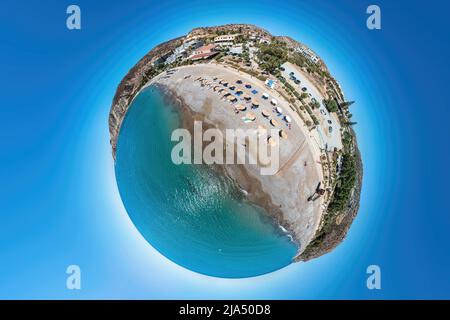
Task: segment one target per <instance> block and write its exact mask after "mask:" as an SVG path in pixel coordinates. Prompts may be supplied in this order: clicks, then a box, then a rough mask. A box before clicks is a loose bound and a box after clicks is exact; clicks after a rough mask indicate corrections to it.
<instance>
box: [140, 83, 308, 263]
mask: <svg viewBox="0 0 450 320" xmlns="http://www.w3.org/2000/svg"><path fill="white" fill-rule="evenodd" d="M152 85H153V86H155V87H156V88H157V89H159V90H161V92H162V94H163V95H164V99H167V100H168V101H169V102H170V103H172V104H174V105H175V106H176V107H177V109H178V111H179V112H180V114H181V119H182V124H181V126H182V127H183V128H184V129H187V130H189V132H191V134H193V123H194V121H195V120H201V121H203V131H205V130H207V129H209V128H213V127H216V126H215V125H213V124H212V123H210V122H209V121H208V120H207V119H206V118H205V115H204V114H202V113H200V112H195V111H194V110H192V109H191V108H190V107H189V105H188V104H187V103H186V102H185V101H184V99H183V98H182V97H180V96H179V95H177V94H176V92H174V91H173V90H172V89H170V88H169V87H168V86H166V85H163V84H160V83H148V84H146V85H145V87H143V88H142V90H144V89H146V88H149V87H151V86H152ZM211 168H212V169H213V170H214V171H216V172H217V173H218V174H221V175H223V176H225V177H226V178H228V179H230V180H231V181H232V183H233V184H234V185H235V187H236V188H237V190H239V192H241V194H242V196H243V198H245V200H246V201H248V202H249V203H250V204H252V205H253V206H256V207H259V208H262V209H263V210H264V211H265V213H267V217H268V218H270V219H271V222H272V223H274V225H275V227H277V228H279V229H280V230H281V232H282V233H283V234H286V235H287V236H288V237H289V238H290V240H291V241H292V242H293V243H294V244H295V245H296V246H297V254H296V255H294V256H293V257H292V261H294V259H295V257H296V256H297V255H298V252H299V250H300V247H301V246H300V243H299V241H298V240H297V239H296V237H295V233H294V232H293V230H292V229H293V228H292V226H291V225H290V224H289V223H288V222H287V221H286V220H285V219H283V213H282V211H281V210H280V208H279V207H278V206H276V205H274V204H273V202H272V197H271V196H270V194H268V193H267V192H264V190H263V188H262V187H261V182H260V180H259V179H257V178H256V177H254V176H252V175H251V174H250V173H249V172H248V170H247V169H246V168H245V166H244V165H241V164H234V165H230V164H227V165H224V166H220V165H212V166H211Z"/></svg>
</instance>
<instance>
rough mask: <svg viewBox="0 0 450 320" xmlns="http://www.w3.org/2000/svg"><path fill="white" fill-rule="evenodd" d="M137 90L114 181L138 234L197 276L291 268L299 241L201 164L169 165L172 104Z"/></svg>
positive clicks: (175, 117) (175, 123)
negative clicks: (292, 239) (115, 180)
mask: <svg viewBox="0 0 450 320" xmlns="http://www.w3.org/2000/svg"><path fill="white" fill-rule="evenodd" d="M168 101H169V100H168V99H164V94H163V92H162V91H161V90H160V89H158V88H156V87H149V88H147V89H145V90H143V91H142V92H141V93H140V94H139V95H138V96H137V97H136V99H135V100H134V102H133V104H132V106H131V107H130V110H129V111H128V114H127V116H126V118H125V121H124V123H123V126H122V129H121V132H120V136H119V141H118V148H117V161H116V178H117V182H118V186H119V190H120V195H121V197H122V201H123V202H124V205H125V208H126V210H127V212H128V214H129V216H130V218H131V220H132V221H133V223H134V224H135V226H136V228H137V229H138V230H139V231H140V232H141V234H142V235H143V236H144V238H145V239H146V240H147V241H148V242H149V243H150V244H151V245H152V246H153V247H154V248H156V249H157V250H158V251H159V252H160V253H161V254H163V255H164V256H165V257H167V258H168V259H170V260H172V261H173V262H175V263H177V264H179V265H181V266H183V267H185V268H188V269H190V270H192V271H195V272H199V273H202V274H206V275H210V276H217V277H224V278H241V277H251V276H257V275H261V274H264V273H269V272H271V271H274V270H277V269H280V268H282V267H285V266H287V265H289V264H290V263H291V261H292V258H293V257H294V255H295V253H296V251H297V246H296V245H295V244H294V243H293V242H292V241H291V240H290V238H289V236H288V235H287V234H285V233H283V232H282V230H281V229H280V228H279V227H278V226H277V225H275V224H274V223H272V221H271V220H270V219H269V218H268V217H267V214H266V213H265V212H264V210H263V209H262V208H259V207H257V206H254V205H252V204H250V203H249V202H248V201H246V199H245V198H244V196H243V194H242V192H241V191H240V190H239V189H238V188H237V187H236V186H235V185H234V183H232V181H231V180H230V179H229V178H227V177H224V176H223V175H220V174H217V172H216V171H214V170H213V169H212V168H210V167H208V166H205V165H186V164H183V165H175V164H173V163H172V161H171V157H170V155H171V150H172V147H173V146H174V145H175V142H172V141H170V136H171V133H172V130H174V129H176V128H179V127H180V114H179V112H178V107H177V106H175V105H173V104H172V103H171V102H168Z"/></svg>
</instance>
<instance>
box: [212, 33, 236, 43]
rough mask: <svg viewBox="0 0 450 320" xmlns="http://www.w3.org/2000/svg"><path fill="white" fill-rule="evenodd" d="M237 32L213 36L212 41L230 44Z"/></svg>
mask: <svg viewBox="0 0 450 320" xmlns="http://www.w3.org/2000/svg"><path fill="white" fill-rule="evenodd" d="M237 36H238V34H224V35H221V36H217V37H215V38H214V42H215V43H216V44H218V45H221V46H232V45H233V43H234V40H235V39H236V37H237Z"/></svg>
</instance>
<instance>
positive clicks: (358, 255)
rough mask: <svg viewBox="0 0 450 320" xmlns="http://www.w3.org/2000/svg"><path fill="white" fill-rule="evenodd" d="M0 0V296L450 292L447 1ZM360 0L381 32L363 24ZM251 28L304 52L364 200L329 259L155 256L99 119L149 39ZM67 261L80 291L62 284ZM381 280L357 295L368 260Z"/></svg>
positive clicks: (149, 43)
mask: <svg viewBox="0 0 450 320" xmlns="http://www.w3.org/2000/svg"><path fill="white" fill-rule="evenodd" d="M74 3H76V4H77V5H79V6H80V7H81V11H82V30H79V31H69V30H68V29H66V27H65V20H66V13H65V12H66V8H67V6H68V5H69V4H72V3H70V2H67V1H35V0H32V1H26V2H25V1H11V0H6V1H2V10H1V11H0V67H1V72H0V91H1V104H0V105H1V113H2V119H3V121H2V123H1V126H0V144H1V145H0V298H68V299H79V298H138V299H141V298H160V299H163V298H192V299H196V298H272V299H313V298H325V299H346V298H355V299H380V298H389V299H390V298H413V299H415V298H450V276H449V273H448V272H449V270H450V254H449V252H450V250H449V249H450V248H449V244H450V235H449V234H450V217H449V215H450V205H449V195H448V189H449V188H448V183H449V178H450V175H449V170H448V164H449V163H450V151H449V137H450V125H449V121H450V99H449V90H448V88H449V76H450V72H449V71H450V70H449V63H448V58H449V57H450V42H449V39H450V27H449V24H448V14H449V12H450V4H448V2H447V3H446V2H445V1H428V2H425V3H424V2H422V1H376V2H373V3H372V2H368V1H351V0H343V1H250V0H248V1H245V2H242V1H234V0H228V1H218V2H216V1H211V0H210V1H133V0H129V1H126V2H123V1H76V2H74ZM369 4H378V5H379V6H380V7H381V11H382V30H380V31H370V30H368V29H367V28H366V26H365V21H366V18H367V15H366V13H365V11H366V8H367V6H368V5H369ZM224 23H253V24H257V25H259V26H261V27H264V28H266V29H267V30H268V31H270V32H271V33H272V34H275V35H289V36H291V37H293V38H295V39H297V40H299V41H302V42H304V43H306V44H307V45H309V46H310V47H311V48H312V49H314V50H315V51H316V52H317V53H318V54H319V55H320V56H321V57H322V58H323V59H324V61H325V62H326V64H327V65H328V67H329V69H330V70H331V72H332V74H333V75H334V76H335V77H336V78H337V80H338V81H339V82H340V83H341V85H342V87H343V89H344V92H345V94H346V97H347V98H348V99H351V100H356V101H357V102H356V103H355V104H354V106H353V107H352V109H353V110H352V111H353V113H354V117H355V119H356V121H358V124H357V125H356V131H357V135H358V139H359V146H360V149H361V152H362V156H363V162H364V182H363V192H362V198H361V208H360V212H359V215H358V217H357V219H356V220H355V222H354V224H353V226H352V228H351V229H350V232H349V234H348V237H347V239H346V240H345V241H344V243H343V244H341V245H340V246H339V247H338V248H337V249H336V250H334V251H333V252H332V253H330V254H327V255H326V256H323V257H321V258H319V259H316V260H313V261H311V262H308V263H306V264H305V263H302V264H293V265H291V266H289V267H287V268H285V269H283V270H280V271H278V272H275V273H271V274H268V275H264V276H260V277H256V278H251V279H243V280H236V279H235V280H227V279H218V278H210V277H206V276H203V275H199V274H195V273H193V272H191V271H188V270H185V269H183V268H181V267H179V266H177V265H175V264H173V263H172V262H170V261H168V260H167V259H166V258H164V257H163V256H161V255H160V254H159V253H158V252H156V251H155V250H154V249H153V248H152V247H151V246H150V245H149V244H148V243H147V242H146V241H145V240H144V239H143V238H142V236H141V235H140V234H139V232H138V231H137V230H136V228H135V227H134V226H133V224H132V223H131V221H130V219H129V218H128V215H127V213H126V212H125V210H124V208H123V205H122V202H121V200H120V198H119V193H118V189H117V185H116V182H115V177H114V168H113V162H112V158H111V151H110V146H109V134H108V126H107V117H108V112H109V108H110V104H111V100H112V97H113V95H114V92H115V89H116V87H117V85H118V83H119V82H120V80H121V78H122V77H123V76H124V75H125V74H126V72H127V71H128V69H129V68H130V67H132V66H133V65H134V64H135V63H136V62H137V61H138V59H139V58H141V57H142V56H143V55H144V54H145V53H147V52H148V51H149V50H150V49H151V48H152V47H153V46H155V45H156V44H158V43H160V42H162V41H166V40H168V39H171V38H174V37H176V36H180V35H183V34H185V33H187V32H188V31H189V30H190V29H192V28H193V27H197V26H208V25H218V24H224ZM70 264H77V265H79V266H80V267H81V272H82V290H80V291H69V290H67V289H66V287H65V281H66V274H65V269H66V267H67V266H68V265H70ZM370 264H377V265H379V266H380V267H381V271H382V289H381V290H378V291H370V290H368V289H367V288H366V277H367V275H366V273H365V270H366V268H367V266H368V265H370Z"/></svg>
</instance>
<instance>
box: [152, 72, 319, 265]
mask: <svg viewBox="0 0 450 320" xmlns="http://www.w3.org/2000/svg"><path fill="white" fill-rule="evenodd" d="M186 76H188V77H187V78H186ZM199 76H201V77H206V78H207V79H211V80H212V79H213V77H215V76H217V77H218V78H223V79H227V81H229V82H230V83H231V82H234V81H235V79H237V78H240V79H242V81H243V82H249V83H251V84H252V87H251V89H247V88H244V93H245V92H247V94H250V95H252V96H253V97H254V98H258V99H260V98H259V96H260V95H262V93H264V92H267V93H269V95H270V96H272V97H275V98H276V99H277V101H278V106H280V107H282V109H283V110H285V112H286V113H285V114H288V115H290V116H291V119H293V120H292V125H291V126H290V127H289V128H287V125H286V124H284V121H283V120H282V119H281V118H279V117H280V116H279V115H277V114H276V113H274V111H273V112H272V111H270V114H271V115H270V116H269V118H264V117H263V116H262V115H261V111H262V110H263V109H267V110H272V109H274V107H273V106H272V105H271V103H270V101H271V98H269V99H266V100H264V99H261V100H260V107H259V108H258V109H255V110H253V111H254V112H255V113H256V120H255V121H253V122H251V123H245V122H243V121H242V115H241V114H239V115H237V114H236V113H235V112H234V107H233V105H234V104H235V103H236V104H239V103H245V102H244V99H242V98H239V99H238V102H235V103H233V104H232V103H230V102H228V101H227V100H226V99H223V98H221V95H219V94H217V92H214V90H212V86H213V85H211V86H205V85H201V82H200V81H198V80H195V79H197V78H198V77H199ZM216 83H218V80H216ZM152 84H157V85H163V86H166V87H167V88H168V89H170V90H171V91H172V93H173V95H175V96H176V97H177V100H178V101H179V102H181V101H182V102H183V104H184V105H187V106H188V107H189V109H190V110H191V111H194V113H193V114H192V115H191V116H189V117H185V118H192V119H193V120H203V121H204V122H208V123H209V124H210V125H213V126H214V127H216V128H218V129H221V130H222V132H223V129H251V128H253V129H256V128H258V126H260V125H263V126H267V127H269V128H275V129H277V128H278V129H280V128H283V129H284V130H286V131H287V132H288V135H289V136H288V138H287V139H281V140H280V141H279V144H280V149H279V150H280V154H279V161H280V162H279V170H278V171H277V172H276V173H275V174H273V175H261V174H260V167H259V166H258V165H250V164H248V163H246V164H244V165H232V166H230V165H225V166H224V168H225V170H226V171H227V174H228V175H229V176H230V177H232V178H233V179H234V180H235V181H237V183H238V185H239V186H240V187H241V188H242V189H244V190H246V191H247V192H248V193H249V195H248V198H249V200H250V201H251V202H252V203H254V204H257V205H259V206H262V207H264V208H265V209H266V211H268V212H269V213H270V216H271V217H273V218H274V220H275V221H276V222H277V224H279V225H281V226H283V228H285V229H286V230H289V232H290V233H291V235H292V236H293V238H294V239H295V243H296V244H297V245H298V248H299V250H298V252H297V255H299V254H301V253H302V251H303V250H304V249H305V248H306V247H307V246H308V244H309V243H310V241H311V240H312V239H313V237H314V235H315V234H316V232H317V229H318V228H319V225H320V221H321V219H322V215H323V212H324V199H323V198H319V199H317V200H316V201H309V200H308V199H309V198H310V196H311V195H312V194H313V193H314V191H315V189H316V187H317V185H318V183H319V182H320V181H321V180H322V179H323V176H322V174H323V173H322V169H321V167H320V165H318V162H319V160H320V150H318V149H317V146H315V145H313V143H312V141H311V140H309V139H310V137H309V134H308V133H307V132H305V131H306V130H305V128H304V127H303V125H304V124H303V122H301V119H300V118H299V117H298V116H296V115H295V114H294V113H293V111H291V110H290V108H289V106H288V102H287V101H285V100H284V99H283V98H282V97H279V96H278V95H277V93H276V92H274V91H271V90H269V89H267V88H266V87H265V84H264V83H262V82H261V81H260V80H258V79H256V78H254V77H251V76H250V75H246V74H241V73H239V72H238V71H237V70H234V69H231V68H226V67H223V66H221V65H216V64H200V65H194V66H185V67H181V68H177V70H176V71H175V72H174V73H172V74H171V75H170V77H167V76H162V75H159V76H157V77H155V78H154V79H153V80H152V81H150V82H149V83H147V84H146V85H145V88H146V87H148V86H150V85H152ZM250 91H258V92H259V93H258V94H257V95H256V94H254V93H251V92H250ZM244 96H245V94H244ZM180 97H182V98H180ZM247 105H248V107H249V104H248V102H247ZM249 108H250V107H249ZM297 117H298V119H297ZM270 118H272V119H275V118H276V120H277V121H279V124H276V125H273V126H271V125H270V124H269V119H270ZM184 127H186V124H185V125H184ZM188 128H189V129H192V125H191V126H188ZM268 195H270V196H268ZM297 255H296V256H297Z"/></svg>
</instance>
